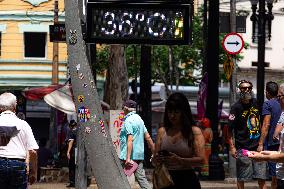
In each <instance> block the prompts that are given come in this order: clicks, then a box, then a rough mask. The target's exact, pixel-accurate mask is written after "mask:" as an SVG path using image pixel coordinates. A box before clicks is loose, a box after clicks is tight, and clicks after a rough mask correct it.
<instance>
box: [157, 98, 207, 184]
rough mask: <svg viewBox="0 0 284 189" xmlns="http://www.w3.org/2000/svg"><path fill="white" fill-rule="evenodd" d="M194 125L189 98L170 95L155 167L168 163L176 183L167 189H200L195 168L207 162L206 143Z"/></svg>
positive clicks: (159, 133) (160, 132) (159, 139)
mask: <svg viewBox="0 0 284 189" xmlns="http://www.w3.org/2000/svg"><path fill="white" fill-rule="evenodd" d="M194 125H195V123H194V121H193V118H192V114H191V109H190V105H189V103H188V100H187V98H186V96H185V95H184V94H182V93H173V94H171V95H170V96H169V98H168V100H167V102H166V109H165V115H164V123H163V126H162V127H160V128H159V129H158V133H157V139H156V145H155V156H154V164H156V165H157V164H160V163H165V166H166V167H167V169H168V170H169V173H170V175H171V177H172V180H173V182H174V186H172V187H169V188H167V189H188V188H194V189H199V188H201V186H200V182H199V179H198V177H197V175H196V174H195V172H194V170H193V167H194V166H200V165H203V163H204V160H205V149H204V146H205V142H204V137H203V135H202V131H201V129H200V128H198V127H196V126H194Z"/></svg>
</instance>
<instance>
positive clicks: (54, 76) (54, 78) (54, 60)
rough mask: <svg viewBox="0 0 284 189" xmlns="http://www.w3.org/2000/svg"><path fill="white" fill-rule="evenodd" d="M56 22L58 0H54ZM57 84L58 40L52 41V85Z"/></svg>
mask: <svg viewBox="0 0 284 189" xmlns="http://www.w3.org/2000/svg"><path fill="white" fill-rule="evenodd" d="M56 24H58V0H54V25H56ZM57 84H58V41H53V58H52V85H57Z"/></svg>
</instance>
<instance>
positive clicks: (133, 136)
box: [119, 100, 155, 189]
mask: <svg viewBox="0 0 284 189" xmlns="http://www.w3.org/2000/svg"><path fill="white" fill-rule="evenodd" d="M135 110H136V102H135V101H133V100H126V101H125V102H124V103H123V111H124V114H125V117H124V123H123V125H122V128H121V131H120V155H119V158H120V160H121V161H122V164H123V167H131V166H132V165H133V161H135V162H136V163H137V164H138V168H137V169H136V170H135V171H134V176H135V178H136V180H137V181H138V184H139V185H140V187H141V188H142V189H151V188H152V187H151V185H150V184H149V182H148V180H147V178H146V174H145V170H144V169H143V160H144V138H145V139H146V141H147V143H148V146H149V148H150V149H151V152H152V153H154V148H155V146H154V143H153V141H152V139H151V137H150V135H149V133H148V131H147V129H146V127H145V125H144V122H143V120H142V119H141V117H140V116H139V115H138V114H137V113H136V112H135Z"/></svg>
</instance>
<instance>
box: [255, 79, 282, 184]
mask: <svg viewBox="0 0 284 189" xmlns="http://www.w3.org/2000/svg"><path fill="white" fill-rule="evenodd" d="M277 95H278V84H277V83H275V82H273V81H269V82H267V83H266V98H267V99H268V100H267V101H265V102H264V103H263V106H262V116H263V124H262V128H261V137H260V140H259V144H258V148H257V151H258V152H260V151H263V150H264V149H265V150H268V151H278V149H279V140H278V139H276V138H273V134H274V131H275V127H276V125H277V122H278V120H279V118H280V115H281V112H282V110H281V106H280V103H279V100H278V98H277ZM264 146H265V147H264ZM268 168H269V175H270V176H271V178H272V182H271V188H272V189H276V187H277V178H276V163H275V162H270V161H269V162H268Z"/></svg>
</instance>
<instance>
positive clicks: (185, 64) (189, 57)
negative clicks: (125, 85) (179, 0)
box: [93, 9, 248, 85]
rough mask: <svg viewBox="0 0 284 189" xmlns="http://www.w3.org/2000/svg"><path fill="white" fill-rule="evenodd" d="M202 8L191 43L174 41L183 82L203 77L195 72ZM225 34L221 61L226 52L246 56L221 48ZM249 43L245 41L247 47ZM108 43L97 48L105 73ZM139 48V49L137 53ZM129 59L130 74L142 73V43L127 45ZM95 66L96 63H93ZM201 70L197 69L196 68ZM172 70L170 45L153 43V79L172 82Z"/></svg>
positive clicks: (100, 67) (101, 70) (100, 70)
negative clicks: (181, 43)
mask: <svg viewBox="0 0 284 189" xmlns="http://www.w3.org/2000/svg"><path fill="white" fill-rule="evenodd" d="M202 14H203V10H202V9H199V11H197V13H196V14H195V15H194V16H193V22H192V43H191V44H190V45H179V46H178V45H173V46H171V47H172V51H173V64H177V65H178V75H179V84H180V85H194V84H196V83H197V82H198V81H199V80H200V79H201V77H202V75H195V76H193V71H196V70H197V71H199V72H200V73H201V70H202V64H203V57H204V56H205V55H204V53H203V49H204V40H203V39H204V36H203V28H202V27H203V20H202ZM224 36H225V35H224V34H220V36H219V64H223V63H224V61H225V60H226V58H227V56H231V57H232V58H234V59H236V60H237V61H239V60H241V59H242V58H243V56H242V55H240V54H238V55H227V53H226V52H225V51H224V49H223V48H222V40H223V38H224ZM247 47H248V44H247V43H245V48H247ZM109 49H110V48H109V45H106V46H103V47H102V48H99V49H98V50H97V62H98V64H97V65H96V70H97V73H98V74H102V73H104V72H105V70H106V69H107V65H108V61H109V54H110V53H109ZM135 51H136V53H135ZM125 53H126V63H127V68H128V76H129V78H134V77H135V75H137V76H139V70H140V69H139V67H140V57H141V51H140V45H125ZM93 66H94V65H93ZM197 73H198V72H197ZM170 75H171V71H170V68H169V46H165V45H160V46H152V80H153V82H163V79H165V80H166V83H169V80H170ZM172 78H173V79H172V80H173V81H175V80H176V78H175V74H172ZM220 78H221V79H222V80H224V81H226V78H225V76H224V74H220Z"/></svg>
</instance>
